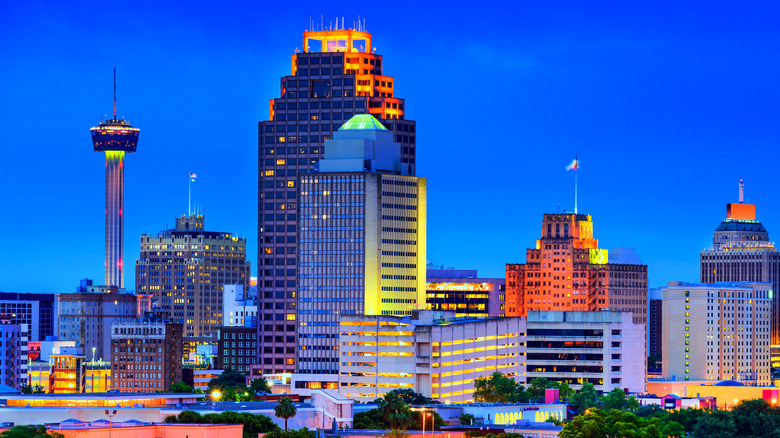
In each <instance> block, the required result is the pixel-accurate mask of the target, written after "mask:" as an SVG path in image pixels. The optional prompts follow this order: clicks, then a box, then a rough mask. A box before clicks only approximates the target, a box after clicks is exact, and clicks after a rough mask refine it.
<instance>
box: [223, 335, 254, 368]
mask: <svg viewBox="0 0 780 438" xmlns="http://www.w3.org/2000/svg"><path fill="white" fill-rule="evenodd" d="M217 347H218V348H217V363H216V367H217V368H219V369H223V370H228V369H230V370H234V371H238V372H240V373H245V372H248V371H250V368H251V366H252V365H253V364H256V363H257V362H258V360H257V354H256V353H257V328H255V327H221V328H220V329H219V343H218V345H217Z"/></svg>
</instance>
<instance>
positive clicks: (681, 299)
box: [662, 281, 772, 385]
mask: <svg viewBox="0 0 780 438" xmlns="http://www.w3.org/2000/svg"><path fill="white" fill-rule="evenodd" d="M771 289H772V285H771V284H769V283H749V282H742V283H715V284H695V283H682V282H676V281H672V282H669V285H668V286H666V287H663V288H662V290H663V317H662V321H663V343H662V346H663V347H662V348H663V350H662V357H663V376H664V378H666V379H676V380H681V381H686V380H688V381H693V380H716V381H718V380H737V381H740V382H742V383H744V384H746V385H752V384H758V385H769V384H770V370H771V367H770V358H769V344H770V337H771V328H772V327H771V317H770V314H771V302H772V298H771V296H772V291H771Z"/></svg>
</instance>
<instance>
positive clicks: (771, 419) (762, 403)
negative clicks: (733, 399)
mask: <svg viewBox="0 0 780 438" xmlns="http://www.w3.org/2000/svg"><path fill="white" fill-rule="evenodd" d="M731 416H732V418H733V420H734V427H735V428H736V429H737V431H738V432H739V433H740V434H741V435H742V436H749V437H754V436H755V437H765V436H773V437H778V436H780V408H773V407H772V406H770V405H769V403H768V402H767V401H766V400H763V399H756V400H745V401H742V402H740V403H739V404H738V405H737V406H735V407H734V409H733V410H732V411H731Z"/></svg>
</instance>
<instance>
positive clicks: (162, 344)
mask: <svg viewBox="0 0 780 438" xmlns="http://www.w3.org/2000/svg"><path fill="white" fill-rule="evenodd" d="M111 344H112V347H113V350H112V356H111V371H112V377H113V379H112V382H113V388H114V389H116V390H119V391H122V392H157V391H162V392H165V391H167V390H168V388H170V386H171V385H172V384H174V383H176V382H179V381H181V380H182V347H183V346H182V326H181V324H168V323H165V322H162V321H161V320H160V319H155V318H145V319H144V320H140V321H138V322H133V323H124V324H115V325H114V326H112V327H111Z"/></svg>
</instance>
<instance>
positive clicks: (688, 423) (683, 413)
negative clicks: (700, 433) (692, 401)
mask: <svg viewBox="0 0 780 438" xmlns="http://www.w3.org/2000/svg"><path fill="white" fill-rule="evenodd" d="M706 415H707V412H706V411H703V410H701V409H678V410H676V411H672V412H669V415H668V417H667V421H670V422H671V421H674V422H676V423H679V424H681V425H682V427H683V428H685V431H686V432H688V433H690V434H692V433H693V431H694V430H695V429H696V424H697V423H698V422H699V420H700V419H701V418H702V417H704V416H706Z"/></svg>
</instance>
